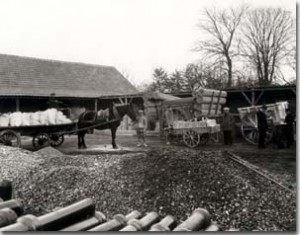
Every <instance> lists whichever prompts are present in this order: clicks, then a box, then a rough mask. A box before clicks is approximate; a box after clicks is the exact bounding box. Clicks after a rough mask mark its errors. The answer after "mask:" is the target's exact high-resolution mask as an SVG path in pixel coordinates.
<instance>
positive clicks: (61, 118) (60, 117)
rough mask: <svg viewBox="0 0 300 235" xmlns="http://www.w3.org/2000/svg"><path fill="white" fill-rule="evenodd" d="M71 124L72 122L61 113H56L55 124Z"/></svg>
mask: <svg viewBox="0 0 300 235" xmlns="http://www.w3.org/2000/svg"><path fill="white" fill-rule="evenodd" d="M71 122H72V121H71V120H70V119H68V118H67V117H66V116H65V115H64V114H63V113H62V112H61V111H58V112H57V113H56V120H55V123H56V124H67V123H71Z"/></svg>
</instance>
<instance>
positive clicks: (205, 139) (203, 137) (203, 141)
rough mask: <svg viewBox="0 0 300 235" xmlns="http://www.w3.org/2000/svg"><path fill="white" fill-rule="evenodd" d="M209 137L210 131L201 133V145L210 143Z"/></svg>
mask: <svg viewBox="0 0 300 235" xmlns="http://www.w3.org/2000/svg"><path fill="white" fill-rule="evenodd" d="M209 139H210V136H209V134H208V133H204V134H201V135H200V143H199V145H200V146H204V145H206V144H207V143H208V141H209Z"/></svg>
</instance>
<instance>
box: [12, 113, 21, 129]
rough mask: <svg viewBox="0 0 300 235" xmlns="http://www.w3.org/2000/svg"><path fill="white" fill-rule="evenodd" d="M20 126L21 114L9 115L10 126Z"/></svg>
mask: <svg viewBox="0 0 300 235" xmlns="http://www.w3.org/2000/svg"><path fill="white" fill-rule="evenodd" d="M21 125H22V113H21V112H15V113H13V114H11V115H10V126H21Z"/></svg>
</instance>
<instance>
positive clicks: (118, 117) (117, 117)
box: [113, 106, 121, 120]
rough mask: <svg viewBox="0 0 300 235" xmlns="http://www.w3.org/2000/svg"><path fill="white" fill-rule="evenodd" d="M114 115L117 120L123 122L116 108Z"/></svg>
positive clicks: (114, 108)
mask: <svg viewBox="0 0 300 235" xmlns="http://www.w3.org/2000/svg"><path fill="white" fill-rule="evenodd" d="M113 114H114V116H115V118H116V119H117V120H121V117H120V114H119V112H118V110H117V109H116V107H115V106H114V107H113Z"/></svg>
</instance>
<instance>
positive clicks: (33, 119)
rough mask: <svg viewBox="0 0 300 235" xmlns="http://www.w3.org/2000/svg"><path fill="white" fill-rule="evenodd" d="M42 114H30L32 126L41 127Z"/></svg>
mask: <svg viewBox="0 0 300 235" xmlns="http://www.w3.org/2000/svg"><path fill="white" fill-rule="evenodd" d="M40 124H41V123H40V112H35V113H31V114H30V125H31V126H36V125H40Z"/></svg>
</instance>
